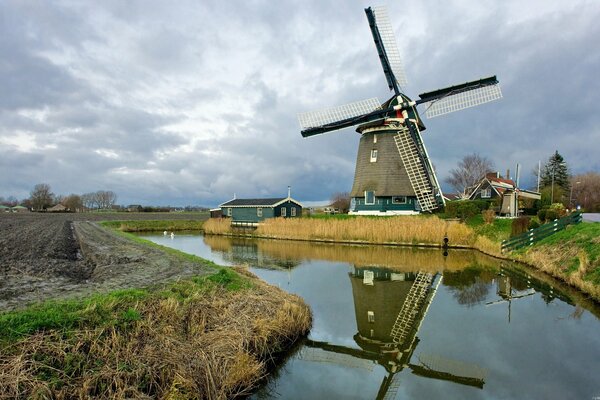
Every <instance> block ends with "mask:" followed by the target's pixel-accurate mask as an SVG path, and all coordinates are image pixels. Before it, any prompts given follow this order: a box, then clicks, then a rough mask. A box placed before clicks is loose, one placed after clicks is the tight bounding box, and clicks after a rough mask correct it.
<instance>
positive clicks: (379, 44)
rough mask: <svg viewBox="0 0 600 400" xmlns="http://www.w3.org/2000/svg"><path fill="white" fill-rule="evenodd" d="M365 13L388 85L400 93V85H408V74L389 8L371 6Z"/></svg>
mask: <svg viewBox="0 0 600 400" xmlns="http://www.w3.org/2000/svg"><path fill="white" fill-rule="evenodd" d="M365 13H366V14H367V19H368V20H369V27H370V28H371V34H372V35H373V40H374V41H375V47H376V48H377V53H378V54H379V61H381V66H382V67H383V73H384V74H385V78H386V79H387V82H388V87H389V88H390V90H393V91H394V92H395V93H396V94H400V90H399V88H398V85H400V86H404V85H406V74H405V73H404V66H403V65H402V59H401V58H400V52H399V51H398V45H397V44H396V37H395V36H394V30H393V29H392V24H391V23H390V18H389V17H388V14H387V10H386V9H385V7H383V6H379V7H369V8H367V9H365Z"/></svg>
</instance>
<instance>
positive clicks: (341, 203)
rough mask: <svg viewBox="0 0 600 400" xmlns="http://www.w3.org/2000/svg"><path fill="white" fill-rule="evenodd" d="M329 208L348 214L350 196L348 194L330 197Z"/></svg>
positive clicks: (341, 193) (339, 193)
mask: <svg viewBox="0 0 600 400" xmlns="http://www.w3.org/2000/svg"><path fill="white" fill-rule="evenodd" d="M331 207H333V208H337V209H338V210H339V211H340V213H343V214H346V213H348V210H349V209H350V194H349V193H348V192H338V193H334V194H333V196H331Z"/></svg>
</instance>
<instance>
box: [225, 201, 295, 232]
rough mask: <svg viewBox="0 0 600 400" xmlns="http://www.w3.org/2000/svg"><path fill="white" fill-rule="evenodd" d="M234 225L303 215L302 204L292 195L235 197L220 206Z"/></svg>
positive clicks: (253, 223) (252, 223) (254, 223)
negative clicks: (256, 197)
mask: <svg viewBox="0 0 600 400" xmlns="http://www.w3.org/2000/svg"><path fill="white" fill-rule="evenodd" d="M219 208H220V209H221V212H222V214H223V217H229V218H231V223H232V224H233V225H245V224H247V225H256V224H258V223H259V222H261V221H263V220H265V219H267V218H276V217H283V218H296V217H300V216H302V208H303V206H302V204H301V203H300V202H299V201H296V200H294V199H292V198H291V197H289V196H288V197H277V198H267V199H233V200H230V201H228V202H225V203H223V204H221V205H220V206H219Z"/></svg>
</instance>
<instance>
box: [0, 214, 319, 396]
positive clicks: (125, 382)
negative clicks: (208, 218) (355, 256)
mask: <svg viewBox="0 0 600 400" xmlns="http://www.w3.org/2000/svg"><path fill="white" fill-rule="evenodd" d="M68 218H69V215H67V214H65V215H59V216H57V215H48V214H37V215H29V216H27V217H21V216H12V215H6V216H5V215H3V216H0V227H2V232H3V236H2V238H0V240H1V241H2V246H1V250H0V265H1V266H2V270H1V271H0V273H1V274H2V278H3V279H2V280H0V304H1V305H2V307H0V398H87V397H101V398H115V397H116V398H146V397H153V398H154V397H156V398H191V399H193V398H206V399H209V398H210V399H220V398H231V397H236V396H243V395H246V394H248V393H249V392H250V391H251V390H252V389H253V388H254V387H255V386H256V385H257V383H258V382H259V381H260V380H261V379H263V378H264V377H265V375H266V374H267V373H268V368H269V363H270V362H272V359H273V357H275V356H276V355H277V353H279V352H281V351H284V350H286V349H287V348H288V347H289V346H291V345H292V344H293V343H294V342H295V341H296V340H297V339H298V338H300V337H301V336H304V335H306V334H307V332H308V329H309V328H310V325H311V314H310V310H309V309H308V307H307V306H306V304H305V303H304V302H303V300H302V299H300V298H299V297H297V296H294V295H290V294H287V293H285V292H284V291H282V290H279V289H278V288H275V287H272V286H270V285H267V284H266V283H264V282H262V281H261V280H259V279H257V278H256V277H254V276H252V275H251V274H250V273H248V272H246V271H245V270H241V269H237V270H235V271H234V270H232V269H219V268H217V267H216V266H215V265H214V264H213V263H210V262H207V261H206V260H202V259H200V258H198V257H194V256H190V255H187V254H183V253H178V252H177V251H175V250H169V251H167V250H166V249H165V248H161V247H160V246H156V245H150V244H147V243H144V242H143V241H141V240H140V241H133V240H130V239H129V238H126V237H123V236H122V235H119V234H116V233H114V232H111V231H108V230H106V229H102V228H100V227H99V226H98V225H96V224H95V223H91V222H84V221H72V220H69V219H68ZM50 299H52V300H50ZM26 304H29V305H28V306H27V305H26Z"/></svg>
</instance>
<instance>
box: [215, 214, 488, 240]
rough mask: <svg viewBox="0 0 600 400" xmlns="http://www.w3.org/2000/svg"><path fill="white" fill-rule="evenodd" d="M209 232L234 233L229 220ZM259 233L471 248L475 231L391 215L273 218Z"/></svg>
mask: <svg viewBox="0 0 600 400" xmlns="http://www.w3.org/2000/svg"><path fill="white" fill-rule="evenodd" d="M204 231H205V232H206V233H209V234H231V233H232V230H231V227H230V226H229V220H227V219H224V220H215V219H213V220H209V221H207V222H206V223H205V225H204ZM255 235H257V236H261V237H269V238H276V239H302V240H317V241H318V240H321V241H334V242H365V243H388V244H426V245H437V246H441V245H442V243H443V240H444V238H445V237H447V238H448V240H449V244H450V245H451V246H465V247H470V246H472V245H473V243H474V241H475V237H476V235H475V233H474V232H473V230H472V229H471V228H469V227H467V226H466V225H464V224H461V223H458V222H450V221H444V220H442V219H439V218H437V217H435V216H433V217H428V218H424V217H422V216H414V217H413V216H402V217H389V218H368V217H356V218H349V219H324V220H323V219H316V218H271V219H268V220H265V221H264V222H263V223H261V224H260V226H259V227H258V229H257V230H256V231H255Z"/></svg>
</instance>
